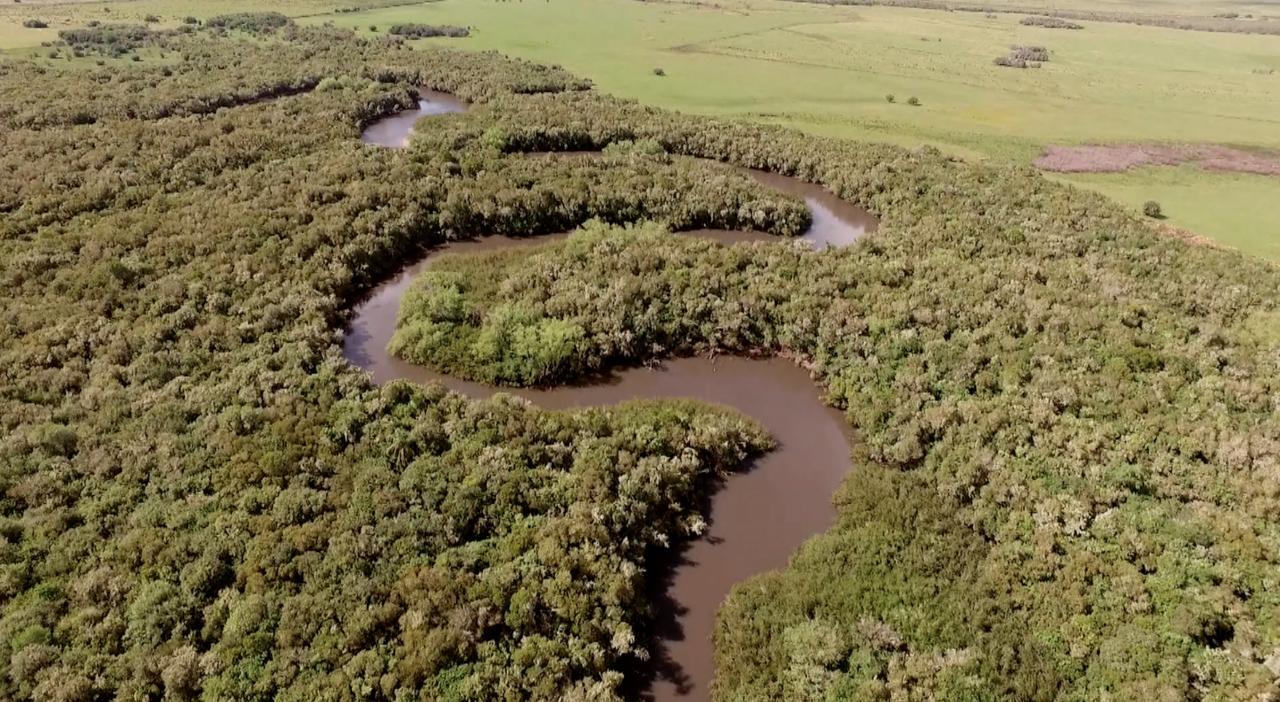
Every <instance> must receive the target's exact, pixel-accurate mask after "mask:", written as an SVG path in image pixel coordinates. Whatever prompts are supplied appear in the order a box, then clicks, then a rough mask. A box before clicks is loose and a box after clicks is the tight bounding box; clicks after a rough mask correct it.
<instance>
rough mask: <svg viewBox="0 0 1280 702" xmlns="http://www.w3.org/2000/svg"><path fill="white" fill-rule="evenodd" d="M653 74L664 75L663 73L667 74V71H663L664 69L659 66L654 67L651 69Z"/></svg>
mask: <svg viewBox="0 0 1280 702" xmlns="http://www.w3.org/2000/svg"><path fill="white" fill-rule="evenodd" d="M653 75H655V76H665V75H667V72H666V71H664V70H662V69H661V68H655V69H653Z"/></svg>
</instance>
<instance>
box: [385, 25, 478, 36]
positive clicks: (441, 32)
mask: <svg viewBox="0 0 1280 702" xmlns="http://www.w3.org/2000/svg"><path fill="white" fill-rule="evenodd" d="M388 31H389V32H391V33H392V34H395V35H396V36H401V37H404V38H406V39H425V38H427V37H466V36H470V35H471V30H470V29H467V28H466V27H454V26H452V25H447V24H446V25H433V24H395V25H392V26H391V29H390V30H388Z"/></svg>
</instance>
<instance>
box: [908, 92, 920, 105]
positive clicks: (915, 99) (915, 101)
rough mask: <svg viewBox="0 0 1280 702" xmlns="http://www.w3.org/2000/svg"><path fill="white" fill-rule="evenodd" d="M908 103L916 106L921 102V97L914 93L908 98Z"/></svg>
mask: <svg viewBox="0 0 1280 702" xmlns="http://www.w3.org/2000/svg"><path fill="white" fill-rule="evenodd" d="M907 104H908V105H911V106H912V107H916V106H918V105H919V104H920V98H918V97H916V96H915V95H912V96H911V97H909V98H907Z"/></svg>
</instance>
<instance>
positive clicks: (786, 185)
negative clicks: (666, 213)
mask: <svg viewBox="0 0 1280 702" xmlns="http://www.w3.org/2000/svg"><path fill="white" fill-rule="evenodd" d="M466 109H467V105H466V103H464V102H462V101H461V100H459V99H458V98H456V97H454V96H452V95H450V94H448V93H442V92H439V91H435V90H420V91H419V100H418V109H416V110H405V111H404V112H399V113H397V114H394V115H392V116H390V117H386V118H383V119H381V120H378V121H377V122H374V123H373V124H371V125H369V127H368V128H366V129H365V130H364V133H363V134H361V135H360V139H361V140H362V141H364V142H365V143H366V144H374V145H376V146H387V147H391V148H403V147H405V146H408V144H409V137H410V136H411V135H412V134H413V129H414V126H415V125H416V124H417V123H418V120H419V119H422V118H423V117H425V116H429V115H441V114H448V113H454V112H464V111H466ZM569 153H571V154H572V155H573V156H592V155H595V154H598V153H600V152H598V151H574V152H569ZM539 155H541V156H556V155H557V154H556V153H554V152H545V153H541V154H539ZM717 163H718V162H717ZM725 167H726V168H734V169H735V170H738V171H740V172H741V173H744V174H746V175H748V176H750V177H751V178H753V179H755V181H756V182H757V183H760V184H761V185H764V186H765V187H767V188H771V189H773V190H778V191H780V192H784V193H787V194H790V195H794V196H796V197H798V198H800V199H802V200H804V203H805V205H806V206H808V208H809V216H810V223H809V228H808V229H806V230H805V231H804V233H803V234H801V235H800V237H799V238H800V239H801V240H803V241H807V242H809V243H810V244H811V245H812V246H813V247H814V248H815V249H825V248H827V247H830V246H848V245H850V244H852V243H853V242H855V241H857V240H858V239H861V238H862V237H863V236H865V235H867V234H870V233H872V232H874V231H875V230H876V226H877V224H878V220H877V219H876V217H875V215H873V214H871V213H870V212H867V211H866V210H864V209H862V208H861V207H858V206H857V205H855V204H853V203H852V202H849V201H847V200H842V199H840V198H839V197H837V196H836V194H835V193H833V192H831V191H830V190H827V189H826V188H824V187H822V186H821V185H816V184H814V183H810V182H808V181H803V180H800V179H799V178H792V177H791V176H784V175H780V174H778V173H770V172H769V171H761V170H757V169H754V168H741V167H736V166H725ZM714 231H715V230H703V231H699V232H697V233H699V234H712V233H713V232H714ZM734 235H735V236H740V237H743V238H751V239H761V238H765V239H767V238H769V237H768V235H764V236H763V237H762V236H761V235H760V234H759V233H758V232H735V234H734ZM714 236H715V237H716V238H720V235H719V234H714Z"/></svg>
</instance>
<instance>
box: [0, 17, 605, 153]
mask: <svg viewBox="0 0 1280 702" xmlns="http://www.w3.org/2000/svg"><path fill="white" fill-rule="evenodd" d="M96 30H101V33H99V32H98V31H96ZM84 31H85V32H86V33H85V34H76V35H74V36H75V37H76V38H77V39H80V38H87V37H103V38H106V37H109V36H113V34H114V32H115V31H116V30H115V29H113V28H111V27H108V26H106V25H104V26H103V27H99V28H91V29H90V30H84ZM151 40H152V41H156V42H159V43H157V44H156V45H157V47H158V48H160V49H161V50H163V51H167V52H172V53H173V54H175V55H177V56H178V57H179V59H180V60H179V61H177V62H166V63H164V64H163V65H156V64H140V65H135V66H128V67H103V68H94V69H92V70H88V71H85V70H80V69H77V68H71V69H64V68H47V67H43V66H37V65H34V64H31V63H25V62H9V63H5V64H0V77H3V78H4V79H6V80H14V81H18V82H21V81H35V82H42V83H46V84H47V90H46V91H44V92H43V93H34V92H32V91H24V92H21V93H15V94H14V95H13V97H12V98H11V99H6V100H5V101H4V102H3V103H0V125H3V126H5V127H7V128H9V129H29V128H46V127H53V126H66V125H72V124H88V123H93V122H97V121H101V120H134V119H144V120H157V119H164V118H167V117H174V116H183V115H193V114H208V113H211V112H214V111H217V110H219V109H222V108H226V107H235V106H239V105H244V104H249V103H253V102H257V101H260V100H264V99H271V98H276V97H281V96H284V95H292V94H297V93H300V92H306V91H309V90H311V89H313V88H315V86H316V85H317V84H318V83H319V82H320V80H321V79H323V78H324V77H326V76H341V75H348V74H351V75H355V76H356V77H360V78H363V79H368V80H371V81H375V82H379V83H387V84H391V83H401V84H409V85H417V86H428V87H431V88H435V89H440V90H445V91H448V92H453V93H456V94H458V95H459V96H460V97H462V98H464V99H466V100H468V101H471V102H481V101H484V100H486V99H489V98H490V97H492V96H494V95H497V94H500V93H507V92H520V93H535V92H556V91H560V90H582V89H586V88H588V87H589V86H590V84H589V83H588V82H586V81H582V80H580V79H578V78H575V77H573V76H570V75H569V74H567V73H566V72H565V71H563V70H559V69H555V68H549V67H546V66H541V65H537V64H532V63H527V62H519V61H509V62H508V63H507V66H508V68H507V70H504V71H501V72H494V71H492V70H491V63H492V60H493V59H492V58H491V57H486V56H481V55H476V54H458V55H449V56H443V57H438V58H437V55H436V54H433V53H431V52H430V51H427V50H424V51H415V50H412V49H410V48H409V47H407V46H400V45H398V44H396V43H394V42H393V43H387V42H386V41H383V40H376V39H375V40H366V39H359V38H356V37H354V36H353V35H352V34H351V33H350V32H346V31H341V30H334V29H330V28H302V27H296V28H293V29H291V30H288V31H285V32H284V33H283V34H282V36H281V37H278V38H276V39H274V40H268V41H267V42H265V43H256V42H255V43H250V42H243V43H242V42H235V43H228V42H226V41H225V40H222V39H218V38H216V37H211V36H209V33H208V32H207V31H205V30H200V31H199V32H198V33H197V34H196V35H195V36H187V35H182V34H164V35H160V34H159V33H152V35H151ZM375 57H380V58H378V59H377V60H375ZM210 63H212V64H214V65H216V66H218V69H217V70H216V71H210V70H208V66H209V64H210ZM445 65H447V66H448V69H447V70H442V69H441V66H445ZM392 90H399V91H400V92H401V93H403V88H391V87H390V86H389V87H388V91H392ZM379 116H382V115H381V114H380V113H378V112H377V111H376V110H375V111H371V112H370V113H369V115H368V118H369V119H374V118H376V117H379Z"/></svg>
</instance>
